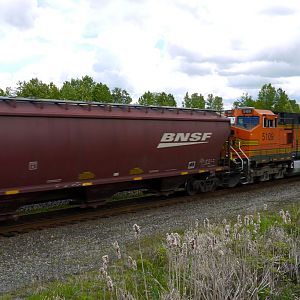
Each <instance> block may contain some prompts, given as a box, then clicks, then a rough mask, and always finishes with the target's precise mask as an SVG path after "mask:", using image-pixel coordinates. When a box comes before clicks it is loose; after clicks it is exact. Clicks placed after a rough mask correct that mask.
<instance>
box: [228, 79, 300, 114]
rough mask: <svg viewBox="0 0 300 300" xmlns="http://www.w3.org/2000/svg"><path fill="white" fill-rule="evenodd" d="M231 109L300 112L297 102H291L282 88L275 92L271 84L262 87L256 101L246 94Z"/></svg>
mask: <svg viewBox="0 0 300 300" xmlns="http://www.w3.org/2000/svg"><path fill="white" fill-rule="evenodd" d="M233 107H255V108H258V109H268V110H272V111H275V112H300V108H299V105H298V104H297V102H296V101H295V100H291V99H290V98H289V96H288V95H287V94H286V92H285V91H284V90H283V89H282V88H278V89H277V90H276V89H275V87H273V86H272V85H271V83H268V84H264V85H263V86H262V88H261V90H260V91H259V93H258V98H257V100H254V99H252V97H251V96H249V95H248V94H247V93H246V94H243V96H242V97H241V98H240V99H238V100H236V101H234V102H233Z"/></svg>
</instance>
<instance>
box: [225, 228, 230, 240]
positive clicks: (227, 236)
mask: <svg viewBox="0 0 300 300" xmlns="http://www.w3.org/2000/svg"><path fill="white" fill-rule="evenodd" d="M224 234H225V237H226V238H229V235H230V226H229V225H225V228H224Z"/></svg>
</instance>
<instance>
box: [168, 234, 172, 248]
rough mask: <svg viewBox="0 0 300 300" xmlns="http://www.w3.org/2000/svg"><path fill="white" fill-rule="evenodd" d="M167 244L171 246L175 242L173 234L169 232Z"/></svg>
mask: <svg viewBox="0 0 300 300" xmlns="http://www.w3.org/2000/svg"><path fill="white" fill-rule="evenodd" d="M167 244H168V246H169V247H171V246H172V244H173V236H172V235H171V234H169V233H167Z"/></svg>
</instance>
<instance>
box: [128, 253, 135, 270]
mask: <svg viewBox="0 0 300 300" xmlns="http://www.w3.org/2000/svg"><path fill="white" fill-rule="evenodd" d="M127 262H128V267H129V268H130V269H133V270H136V269H137V265H136V261H135V260H134V259H133V258H132V257H131V256H128V259H127Z"/></svg>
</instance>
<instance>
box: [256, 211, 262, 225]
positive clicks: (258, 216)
mask: <svg viewBox="0 0 300 300" xmlns="http://www.w3.org/2000/svg"><path fill="white" fill-rule="evenodd" d="M257 223H258V224H260V223H261V220H260V213H257Z"/></svg>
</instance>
